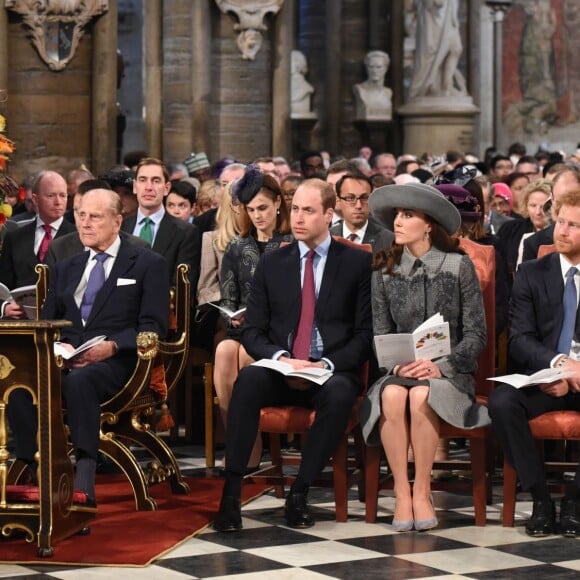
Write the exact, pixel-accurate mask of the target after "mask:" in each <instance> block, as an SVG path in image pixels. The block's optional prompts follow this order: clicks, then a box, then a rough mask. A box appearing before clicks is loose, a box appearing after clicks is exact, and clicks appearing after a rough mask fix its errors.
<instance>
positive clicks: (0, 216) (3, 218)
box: [0, 213, 6, 226]
mask: <svg viewBox="0 0 580 580" xmlns="http://www.w3.org/2000/svg"><path fill="white" fill-rule="evenodd" d="M5 223H6V216H5V215H4V214H3V213H0V226H1V225H4V224H5Z"/></svg>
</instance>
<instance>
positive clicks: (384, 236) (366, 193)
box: [330, 173, 395, 252]
mask: <svg viewBox="0 0 580 580" xmlns="http://www.w3.org/2000/svg"><path fill="white" fill-rule="evenodd" d="M371 191H372V185H371V182H370V180H369V178H368V177H366V176H364V175H360V176H359V175H357V176H355V175H351V174H349V173H347V174H346V175H343V176H342V177H341V178H340V179H339V180H338V181H337V183H336V197H337V200H336V202H337V205H339V206H340V210H341V213H342V218H343V219H342V221H340V222H338V223H336V224H335V225H333V226H332V227H331V228H330V233H331V234H332V235H335V236H341V237H343V238H346V239H347V240H350V241H352V242H355V243H357V244H370V245H371V246H372V248H373V252H377V251H378V250H387V249H388V248H390V246H391V244H392V243H393V240H394V238H395V236H394V234H393V232H391V231H390V230H388V229H387V228H385V227H383V226H381V225H379V224H378V223H377V222H376V221H374V220H373V221H371V220H369V198H370V196H371Z"/></svg>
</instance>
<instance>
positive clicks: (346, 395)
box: [317, 377, 359, 411]
mask: <svg viewBox="0 0 580 580" xmlns="http://www.w3.org/2000/svg"><path fill="white" fill-rule="evenodd" d="M331 381H332V382H331ZM358 394H359V386H358V385H357V384H356V383H355V382H354V381H353V380H350V379H348V378H346V377H333V379H331V380H330V381H327V382H326V383H325V384H324V385H323V386H322V387H321V391H320V393H319V396H318V397H317V398H318V400H319V404H321V405H324V406H325V407H329V408H330V409H336V410H337V411H339V410H341V409H348V410H349V411H350V409H351V408H352V406H353V405H354V402H355V401H356V398H357V396H358Z"/></svg>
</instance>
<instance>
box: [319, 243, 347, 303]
mask: <svg viewBox="0 0 580 580" xmlns="http://www.w3.org/2000/svg"><path fill="white" fill-rule="evenodd" d="M341 250H342V247H341V246H340V243H339V242H335V241H334V240H331V242H330V248H328V256H327V258H326V265H325V266H324V274H323V275H322V282H321V283H320V291H319V292H318V299H317V300H316V309H317V310H318V305H319V304H325V303H326V302H327V301H328V300H329V299H330V294H331V292H332V288H333V287H334V284H335V282H336V279H337V277H338V269H339V266H340V252H341ZM337 284H338V282H337Z"/></svg>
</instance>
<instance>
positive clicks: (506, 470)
mask: <svg viewBox="0 0 580 580" xmlns="http://www.w3.org/2000/svg"><path fill="white" fill-rule="evenodd" d="M555 251H556V246H555V245H554V244H547V245H542V246H540V247H539V249H538V258H542V257H543V256H547V255H548V254H551V253H553V252H555ZM529 425H530V429H531V430H532V435H533V437H534V439H537V441H538V447H539V448H540V449H541V448H542V444H543V441H545V440H552V441H579V440H580V414H579V413H577V412H576V411H553V412H551V413H544V414H543V415H540V416H539V417H535V418H534V419H531V420H530V421H529ZM546 469H547V470H548V471H557V472H564V471H575V469H576V464H572V463H568V462H564V461H562V462H557V461H547V462H546ZM555 485H556V487H558V488H559V491H562V489H561V488H562V487H563V486H562V485H558V484H555ZM516 493H517V474H516V471H515V469H514V468H513V466H512V465H511V463H510V462H509V461H508V460H507V459H506V458H505V456H504V465H503V514H502V523H503V525H504V526H505V527H513V525H514V518H515V511H516Z"/></svg>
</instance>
